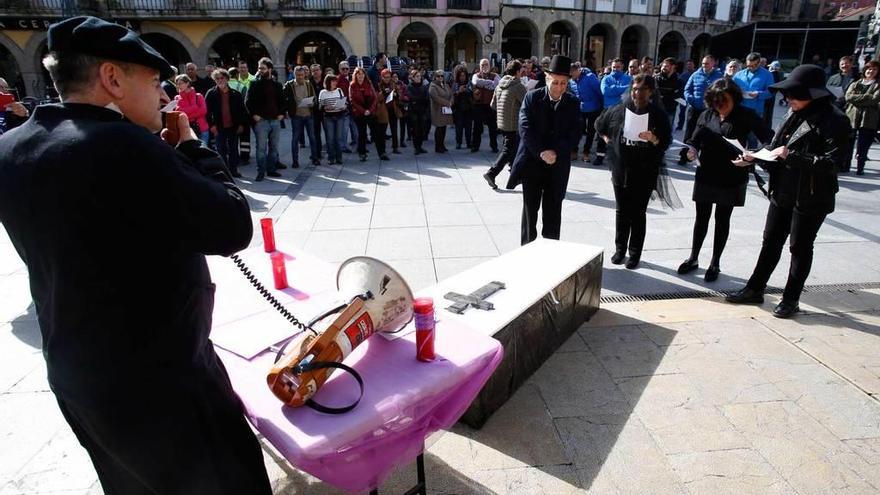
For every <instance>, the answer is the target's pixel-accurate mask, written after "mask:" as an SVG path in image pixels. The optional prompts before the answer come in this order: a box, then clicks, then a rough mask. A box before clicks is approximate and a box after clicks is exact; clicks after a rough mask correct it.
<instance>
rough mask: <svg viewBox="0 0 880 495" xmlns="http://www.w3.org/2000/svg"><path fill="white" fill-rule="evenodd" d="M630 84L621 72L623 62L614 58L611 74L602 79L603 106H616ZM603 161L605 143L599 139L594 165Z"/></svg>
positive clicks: (629, 80)
mask: <svg viewBox="0 0 880 495" xmlns="http://www.w3.org/2000/svg"><path fill="white" fill-rule="evenodd" d="M630 84H632V76H630V75H629V74H627V73H625V72H623V60H621V59H619V58H615V59H614V60H613V61H612V62H611V74H608V75H607V76H605V77H603V78H602V83H601V90H602V100H603V106H604V107H605V108H606V109H608V108H611V107H613V106H615V105H618V104H619V103H620V101H621V98H622V97H623V94H624V93H626V91H627V89H628V88H629V86H630ZM604 160H605V142H604V141H603V140H601V139H600V140H599V144H598V145H597V146H596V165H602V162H603V161H604Z"/></svg>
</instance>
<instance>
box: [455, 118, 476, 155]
mask: <svg viewBox="0 0 880 495" xmlns="http://www.w3.org/2000/svg"><path fill="white" fill-rule="evenodd" d="M452 120H453V122H455V145H456V146H459V147H460V146H461V145H462V143H464V145H465V146H467V147H468V148H470V147H471V132H472V131H473V129H471V127H472V126H473V125H474V118H473V116H472V115H471V111H470V110H460V111H455V112H453V113H452ZM462 138H464V140H463V141H462Z"/></svg>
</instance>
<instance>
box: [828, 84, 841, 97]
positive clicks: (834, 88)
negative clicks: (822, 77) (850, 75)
mask: <svg viewBox="0 0 880 495" xmlns="http://www.w3.org/2000/svg"><path fill="white" fill-rule="evenodd" d="M825 89H827V90H828V91H830V92H831V94H832V95H834V97H835V98H840V97H841V96H843V88H842V87H840V86H825Z"/></svg>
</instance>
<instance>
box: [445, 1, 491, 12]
mask: <svg viewBox="0 0 880 495" xmlns="http://www.w3.org/2000/svg"><path fill="white" fill-rule="evenodd" d="M482 4H483V1H482V0H448V4H447V8H450V9H458V10H480V9H482V8H483V5H482Z"/></svg>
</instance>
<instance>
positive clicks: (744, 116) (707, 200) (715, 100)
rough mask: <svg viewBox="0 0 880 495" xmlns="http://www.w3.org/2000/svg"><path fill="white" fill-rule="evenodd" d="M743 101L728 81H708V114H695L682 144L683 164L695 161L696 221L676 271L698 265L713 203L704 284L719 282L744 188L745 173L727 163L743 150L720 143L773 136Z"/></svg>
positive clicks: (764, 139)
mask: <svg viewBox="0 0 880 495" xmlns="http://www.w3.org/2000/svg"><path fill="white" fill-rule="evenodd" d="M742 99H743V94H742V90H740V89H739V86H737V85H736V83H735V82H733V81H732V80H729V79H726V78H725V79H719V80H718V81H715V82H714V83H712V85H711V86H710V87H709V89H707V90H706V95H705V97H704V100H705V102H706V109H707V110H706V111H705V112H703V114H702V115H700V119H699V120H698V121H697V126H696V128H695V129H694V133H693V134H692V135H691V136H690V138H689V139H688V140H687V141H686V142H687V144H688V145H689V146H691V148H690V149H689V150H688V160H691V161H693V160H694V159H695V158H696V156H697V154H699V157H700V166H699V167H697V172H696V177H695V179H694V195H693V200H694V203H695V204H696V208H697V217H696V219H695V221H694V239H693V243H692V244H691V255H690V257H689V258H688V259H686V260H685V261H684V263H682V264H681V266H679V267H678V273H680V274H685V273H690V272H692V271H694V270H696V269H697V268H698V267H699V262H698V258H699V255H700V248H701V247H702V246H703V240H704V239H705V238H706V233H707V232H708V231H709V218H710V217H711V216H712V205H715V245H714V247H713V249H712V261H710V262H709V268H708V269H707V270H706V275H705V278H706V281H707V282H714V281H715V280H717V279H718V274H719V273H720V272H721V253H722V252H723V251H724V246H725V245H726V244H727V237H728V235H729V234H730V215H731V214H732V213H733V209H734V208H735V207H737V206H743V205H744V204H745V201H746V187H747V186H748V184H749V169H748V168H743V167H737V166H736V165H734V164H733V162H732V160H736V159H737V157H739V155H740V154H741V151H742V150H740V149H738V148H737V147H736V146H735V145H733V144H731V143H729V142H727V141H726V140H725V139H732V140H735V141H736V142H737V143H739V145H740V146H742V145H743V144H744V143H746V142H747V140H748V136H749V134H750V133H755V136H757V137H758V139H759V140H760V141H761V142H762V143H769V142H770V140H771V139H772V138H773V131H772V130H771V129H770V128H769V127H767V124H766V123H764V120H763V119H761V118H760V117H758V115H757V114H756V113H755V112H754V111H752V110H751V109H748V108H746V107H743V106H741V105H740V103H741V102H742Z"/></svg>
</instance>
